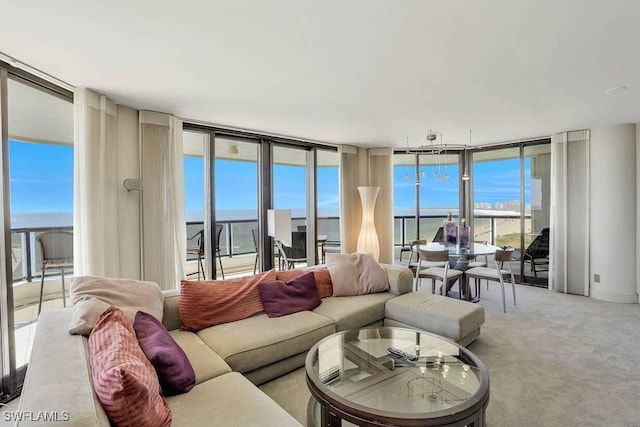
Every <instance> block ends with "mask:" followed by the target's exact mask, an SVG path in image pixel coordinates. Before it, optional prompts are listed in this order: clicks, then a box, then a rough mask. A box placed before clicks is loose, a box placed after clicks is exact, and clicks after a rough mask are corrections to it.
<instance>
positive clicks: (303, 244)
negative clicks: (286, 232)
mask: <svg viewBox="0 0 640 427" xmlns="http://www.w3.org/2000/svg"><path fill="white" fill-rule="evenodd" d="M278 250H279V252H280V255H281V256H282V260H283V263H284V266H285V268H287V269H292V268H295V264H296V263H297V262H307V232H306V231H292V232H291V246H286V245H283V244H282V242H280V241H278Z"/></svg>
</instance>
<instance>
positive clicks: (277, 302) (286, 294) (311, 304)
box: [259, 272, 322, 317]
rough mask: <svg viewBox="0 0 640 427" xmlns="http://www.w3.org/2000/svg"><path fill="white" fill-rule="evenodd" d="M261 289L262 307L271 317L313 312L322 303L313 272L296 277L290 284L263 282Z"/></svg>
mask: <svg viewBox="0 0 640 427" xmlns="http://www.w3.org/2000/svg"><path fill="white" fill-rule="evenodd" d="M259 287H260V298H262V305H264V311H265V312H266V313H267V316H269V317H280V316H285V315H287V314H291V313H297V312H298V311H304V310H313V309H314V308H316V307H317V306H319V305H320V303H321V302H322V301H321V300H320V296H319V295H318V288H317V287H316V279H315V276H314V274H313V272H309V273H307V274H303V275H302V276H298V277H295V278H293V279H291V280H289V281H288V282H284V281H282V280H275V281H272V282H262V283H260V284H259Z"/></svg>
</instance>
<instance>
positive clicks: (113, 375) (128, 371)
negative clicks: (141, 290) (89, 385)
mask: <svg viewBox="0 0 640 427" xmlns="http://www.w3.org/2000/svg"><path fill="white" fill-rule="evenodd" d="M89 357H90V360H91V374H92V377H93V386H94V389H95V392H96V394H97V395H98V398H99V399H100V403H102V406H103V407H104V410H105V411H106V412H107V414H108V415H109V418H110V419H111V420H112V421H113V422H114V423H115V424H117V425H118V426H150V427H152V426H169V425H171V410H170V409H169V405H168V404H167V401H166V400H165V399H164V398H163V397H162V396H161V395H160V383H159V382H158V377H157V375H156V371H155V370H154V369H153V366H151V363H149V361H148V360H147V358H146V356H145V355H144V353H143V352H142V349H141V348H140V346H139V345H138V340H137V339H136V335H135V332H134V331H133V327H132V326H131V323H130V322H129V320H128V319H127V317H126V315H125V314H124V312H123V311H122V310H120V309H118V308H116V307H109V308H108V309H107V310H106V311H105V312H104V313H103V314H101V315H100V317H98V320H97V321H96V324H95V326H94V328H93V331H92V332H91V335H90V336H89Z"/></svg>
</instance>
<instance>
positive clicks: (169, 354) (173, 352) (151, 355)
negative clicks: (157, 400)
mask: <svg viewBox="0 0 640 427" xmlns="http://www.w3.org/2000/svg"><path fill="white" fill-rule="evenodd" d="M133 329H134V330H135V331H136V337H137V338H138V343H140V347H141V348H142V351H143V352H144V354H145V356H147V359H149V362H151V364H152V365H153V367H154V368H155V369H156V373H157V374H158V379H159V380H160V386H161V387H162V391H163V393H164V395H165V396H172V395H176V394H180V393H186V392H188V391H189V390H191V389H192V388H193V386H194V385H195V383H196V375H195V373H194V372H193V367H192V366H191V362H189V359H187V355H186V354H184V351H183V350H182V349H181V348H180V346H179V345H178V344H177V343H176V342H175V340H174V339H173V337H172V336H171V335H169V332H167V329H166V328H165V327H164V325H163V324H162V323H160V321H159V320H158V319H156V318H155V317H153V316H152V315H150V314H147V313H144V312H142V311H138V312H137V313H136V318H135V321H134V322H133Z"/></svg>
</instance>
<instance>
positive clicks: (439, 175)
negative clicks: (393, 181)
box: [404, 130, 462, 184]
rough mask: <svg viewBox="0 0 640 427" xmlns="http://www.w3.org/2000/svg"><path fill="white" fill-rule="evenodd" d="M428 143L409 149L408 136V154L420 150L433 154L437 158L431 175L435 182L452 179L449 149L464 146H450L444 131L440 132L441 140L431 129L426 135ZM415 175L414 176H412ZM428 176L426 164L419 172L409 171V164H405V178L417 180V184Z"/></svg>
mask: <svg viewBox="0 0 640 427" xmlns="http://www.w3.org/2000/svg"><path fill="white" fill-rule="evenodd" d="M426 140H427V144H425V145H422V146H420V147H416V148H414V149H413V150H410V149H409V138H408V137H407V141H406V154H407V155H409V154H411V152H419V153H420V154H426V155H430V156H432V158H433V159H435V162H434V165H433V167H434V171H433V174H432V176H431V178H433V181H434V182H448V181H450V180H451V176H450V175H449V162H448V160H447V151H448V150H450V149H451V148H454V149H455V148H458V149H461V148H462V147H456V146H451V147H450V146H448V145H447V144H445V143H444V140H443V136H442V133H440V142H439V143H438V141H437V136H436V134H435V133H433V132H432V131H431V130H429V133H428V134H427V137H426ZM412 175H413V176H412ZM425 178H427V174H426V172H425V165H420V166H419V171H418V172H417V173H414V174H411V173H410V171H409V166H408V165H407V166H405V173H404V180H405V181H407V182H410V181H412V180H415V182H416V184H417V183H418V182H419V181H420V180H421V179H425Z"/></svg>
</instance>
